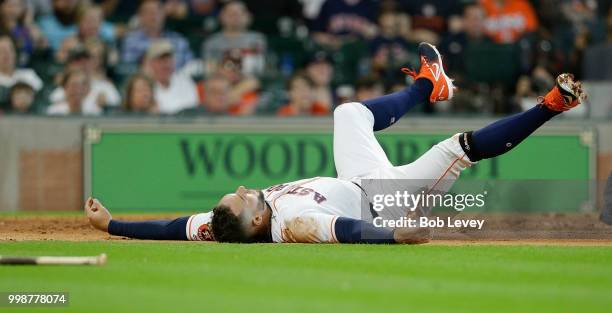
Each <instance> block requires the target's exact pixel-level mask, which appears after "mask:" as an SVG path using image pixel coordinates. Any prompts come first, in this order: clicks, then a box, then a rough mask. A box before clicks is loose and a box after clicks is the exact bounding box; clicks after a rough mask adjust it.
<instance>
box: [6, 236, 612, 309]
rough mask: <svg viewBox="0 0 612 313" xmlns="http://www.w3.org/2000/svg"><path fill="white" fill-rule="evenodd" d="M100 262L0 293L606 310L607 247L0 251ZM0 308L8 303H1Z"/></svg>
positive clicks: (237, 305)
mask: <svg viewBox="0 0 612 313" xmlns="http://www.w3.org/2000/svg"><path fill="white" fill-rule="evenodd" d="M101 252H106V253H107V254H108V257H109V261H108V264H107V265H106V266H104V267H83V266H82V267H50V266H48V267H42V266H39V267H34V266H28V267H26V266H21V267H16V266H3V267H0V292H2V291H68V292H70V302H71V303H70V306H69V307H68V308H63V309H58V308H53V309H51V308H27V309H23V308H20V309H13V310H12V312H26V311H27V312H64V311H66V312H88V313H94V312H104V313H108V312H115V311H117V312H204V313H207V312H240V313H243V312H257V311H264V312H283V313H287V312H292V313H293V312H321V313H322V312H351V313H355V312H369V313H371V312H470V313H475V312H555V313H559V312H610V308H611V307H612V298H611V297H610V294H612V247H595V246H591V247H576V246H480V245H478V246H436V245H423V246H366V245H226V244H197V243H196V244H193V243H176V242H167V243H163V242H162V243H150V242H134V241H131V242H125V241H112V242H57V241H52V242H43V241H35V242H10V243H6V242H5V243H0V254H4V255H7V254H11V255H96V254H99V253H101ZM0 311H2V312H11V310H7V308H0Z"/></svg>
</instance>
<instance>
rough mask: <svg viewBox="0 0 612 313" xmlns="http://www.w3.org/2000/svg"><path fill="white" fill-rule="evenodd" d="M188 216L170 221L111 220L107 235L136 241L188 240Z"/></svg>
mask: <svg viewBox="0 0 612 313" xmlns="http://www.w3.org/2000/svg"><path fill="white" fill-rule="evenodd" d="M188 220H189V216H184V217H179V218H177V219H175V220H172V221H142V222H122V221H116V220H111V221H110V224H108V233H109V234H111V235H116V236H125V237H130V238H136V239H153V240H188V238H187V233H186V227H187V221H188Z"/></svg>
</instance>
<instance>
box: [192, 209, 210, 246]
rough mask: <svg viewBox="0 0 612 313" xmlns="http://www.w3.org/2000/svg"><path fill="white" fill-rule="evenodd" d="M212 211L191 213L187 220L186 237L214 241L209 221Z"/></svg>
mask: <svg viewBox="0 0 612 313" xmlns="http://www.w3.org/2000/svg"><path fill="white" fill-rule="evenodd" d="M212 214H213V213H212V211H211V212H208V213H200V214H196V215H192V216H190V217H189V219H188V220H187V229H186V232H187V239H188V240H195V241H214V240H215V238H213V235H212V229H211V228H210V222H211V220H212Z"/></svg>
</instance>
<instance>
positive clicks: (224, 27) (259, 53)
mask: <svg viewBox="0 0 612 313" xmlns="http://www.w3.org/2000/svg"><path fill="white" fill-rule="evenodd" d="M219 20H220V22H221V31H219V32H217V33H215V34H213V35H211V36H210V38H208V39H207V40H206V41H205V42H204V44H203V45H202V59H204V60H206V64H205V66H206V70H207V72H208V73H212V72H215V70H216V67H218V66H219V65H220V64H221V62H223V61H224V60H223V59H224V57H225V56H226V55H227V54H228V53H230V51H231V53H236V52H238V53H239V57H240V58H241V59H242V62H241V65H242V68H241V70H242V71H243V72H245V73H246V74H249V75H258V74H261V73H262V72H263V70H264V56H265V54H266V45H267V43H266V38H265V37H264V36H263V35H262V34H261V33H258V32H254V31H249V30H248V27H249V24H250V23H251V14H250V13H249V11H248V10H247V7H246V5H245V4H244V3H242V2H241V1H230V2H228V3H227V4H225V5H224V6H223V8H222V9H221V12H220V13H219Z"/></svg>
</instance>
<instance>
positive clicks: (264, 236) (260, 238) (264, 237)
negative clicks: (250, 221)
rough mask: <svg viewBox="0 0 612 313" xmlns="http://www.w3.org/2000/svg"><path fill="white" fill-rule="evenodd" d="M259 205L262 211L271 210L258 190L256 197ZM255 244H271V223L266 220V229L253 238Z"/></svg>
mask: <svg viewBox="0 0 612 313" xmlns="http://www.w3.org/2000/svg"><path fill="white" fill-rule="evenodd" d="M257 198H258V200H259V205H261V209H262V210H266V209H268V210H271V208H269V206H268V205H267V204H266V199H265V198H264V194H263V192H262V191H261V190H259V195H258V197H257ZM270 219H272V214H270ZM253 240H254V241H255V242H272V221H271V220H268V228H267V229H266V230H265V231H264V232H262V233H261V234H257V235H255V236H254V237H253Z"/></svg>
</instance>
